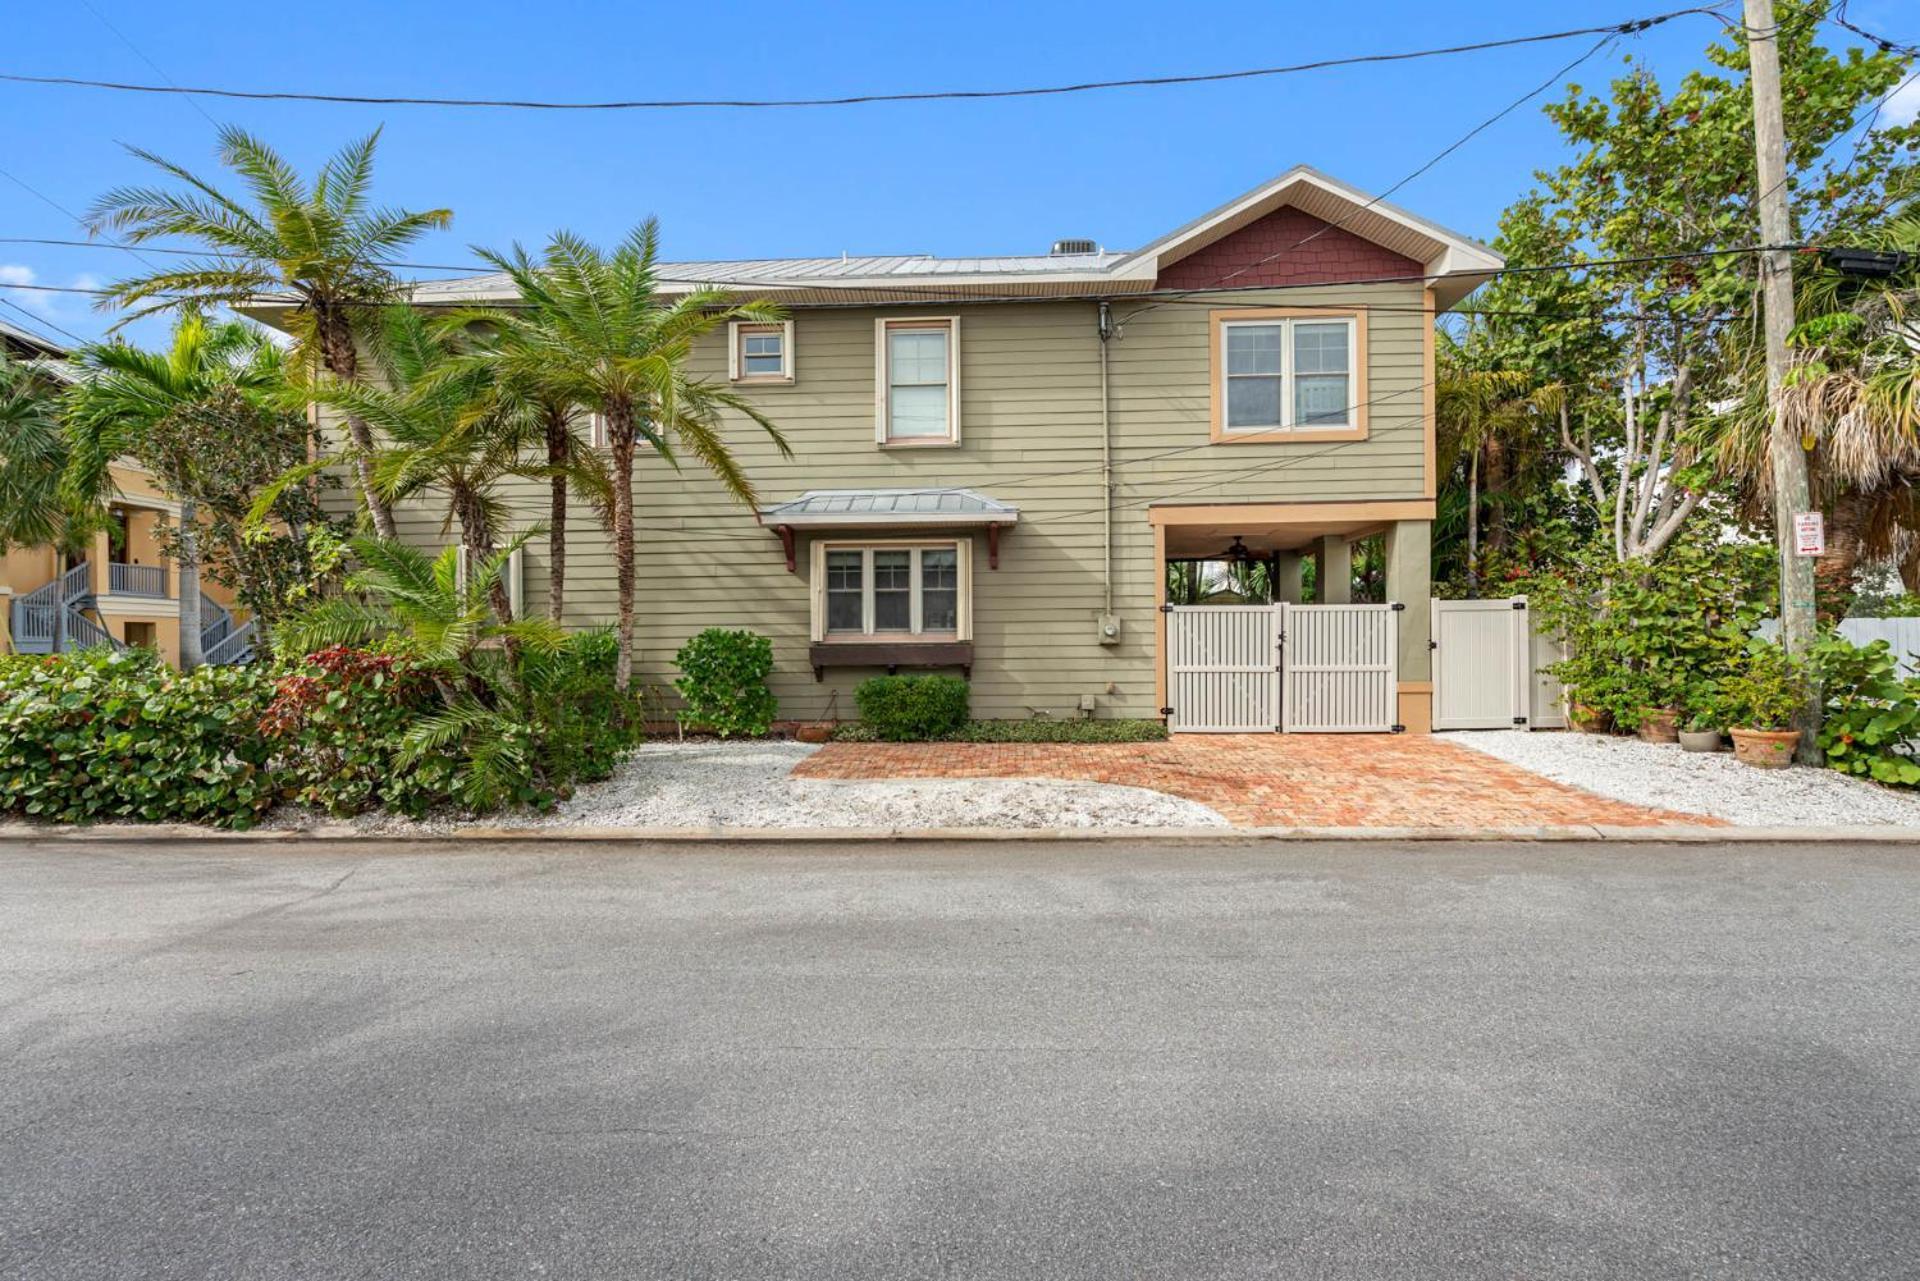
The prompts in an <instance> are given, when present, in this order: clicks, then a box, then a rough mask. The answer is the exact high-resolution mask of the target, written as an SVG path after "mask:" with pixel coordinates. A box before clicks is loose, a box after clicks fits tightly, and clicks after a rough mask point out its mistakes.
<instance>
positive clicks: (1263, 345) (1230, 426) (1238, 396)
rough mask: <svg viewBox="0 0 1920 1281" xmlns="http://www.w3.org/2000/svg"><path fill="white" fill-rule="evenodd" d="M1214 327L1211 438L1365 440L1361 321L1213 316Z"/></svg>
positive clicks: (1328, 316)
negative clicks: (1339, 438) (1212, 435)
mask: <svg viewBox="0 0 1920 1281" xmlns="http://www.w3.org/2000/svg"><path fill="white" fill-rule="evenodd" d="M1213 329H1214V353H1213V355H1214V358H1213V362H1212V363H1213V370H1214V433H1213V434H1214V438H1215V439H1216V440H1244V439H1248V438H1261V439H1284V438H1287V437H1294V438H1304V439H1316V438H1317V439H1334V438H1338V437H1341V436H1361V435H1365V433H1366V412H1365V386H1366V377H1365V373H1364V356H1365V348H1366V325H1365V318H1364V317H1362V316H1358V315H1352V314H1339V313H1325V312H1316V311H1297V312H1296V311H1280V310H1272V311H1234V312H1216V313H1215V315H1214V321H1213Z"/></svg>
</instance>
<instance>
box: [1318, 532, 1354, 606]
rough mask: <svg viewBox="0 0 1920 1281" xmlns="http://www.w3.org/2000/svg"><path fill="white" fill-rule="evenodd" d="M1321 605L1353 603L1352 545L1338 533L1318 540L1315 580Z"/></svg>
mask: <svg viewBox="0 0 1920 1281" xmlns="http://www.w3.org/2000/svg"><path fill="white" fill-rule="evenodd" d="M1315 582H1316V586H1317V587H1318V589H1319V593H1320V603H1321V604H1322V605H1350V604H1352V603H1353V546H1352V544H1350V543H1348V542H1347V540H1346V539H1345V538H1342V537H1341V536H1340V535H1338V534H1329V535H1327V536H1326V537H1325V538H1322V539H1321V540H1320V564H1319V574H1318V577H1317V579H1316V580H1315Z"/></svg>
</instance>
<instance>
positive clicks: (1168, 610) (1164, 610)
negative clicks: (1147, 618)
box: [1160, 605, 1173, 614]
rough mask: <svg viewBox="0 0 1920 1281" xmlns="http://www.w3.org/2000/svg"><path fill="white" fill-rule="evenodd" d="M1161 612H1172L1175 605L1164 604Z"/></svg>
mask: <svg viewBox="0 0 1920 1281" xmlns="http://www.w3.org/2000/svg"><path fill="white" fill-rule="evenodd" d="M1160 612H1161V613H1163V614H1171V613H1172V612H1173V606H1171V605H1162V606H1161V607H1160Z"/></svg>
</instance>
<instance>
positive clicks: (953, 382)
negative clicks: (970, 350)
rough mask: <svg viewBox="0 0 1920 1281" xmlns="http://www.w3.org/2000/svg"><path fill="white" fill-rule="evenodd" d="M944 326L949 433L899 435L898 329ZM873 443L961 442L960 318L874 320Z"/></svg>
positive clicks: (934, 445) (937, 445)
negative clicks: (895, 413)
mask: <svg viewBox="0 0 1920 1281" xmlns="http://www.w3.org/2000/svg"><path fill="white" fill-rule="evenodd" d="M903 329H904V330H916V329H918V330H931V329H944V330H946V333H947V432H946V435H944V436H895V435H894V434H893V421H892V399H893V398H892V396H891V394H890V393H891V392H892V390H893V370H892V356H893V353H892V344H891V343H890V342H889V341H888V337H889V335H890V334H892V333H893V332H894V331H896V330H903ZM873 442H874V444H876V445H879V446H880V447H881V448H883V449H943V448H945V449H950V448H953V447H954V446H956V445H958V444H959V443H960V317H959V316H955V315H947V316H881V317H879V318H877V319H876V320H875V321H874V322H873Z"/></svg>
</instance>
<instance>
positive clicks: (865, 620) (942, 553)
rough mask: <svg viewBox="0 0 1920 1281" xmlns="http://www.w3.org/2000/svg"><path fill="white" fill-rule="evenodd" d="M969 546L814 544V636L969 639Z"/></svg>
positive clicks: (954, 543) (948, 543)
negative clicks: (967, 587) (967, 591)
mask: <svg viewBox="0 0 1920 1281" xmlns="http://www.w3.org/2000/svg"><path fill="white" fill-rule="evenodd" d="M967 546H968V545H967V544H966V543H965V542H961V541H940V542H919V543H904V542H876V543H868V544H852V543H824V542H823V543H817V544H815V548H814V572H815V574H816V576H817V577H816V582H817V583H818V587H817V589H816V591H815V593H814V600H815V612H814V628H813V632H814V639H815V640H829V641H831V640H862V639H873V640H907V639H913V638H919V637H924V638H926V639H929V640H954V639H963V640H964V639H967V638H968V632H969V631H970V628H969V626H968V619H967V617H966V605H965V596H966V587H965V584H966V580H967V574H966V560H967V556H966V552H967Z"/></svg>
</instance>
